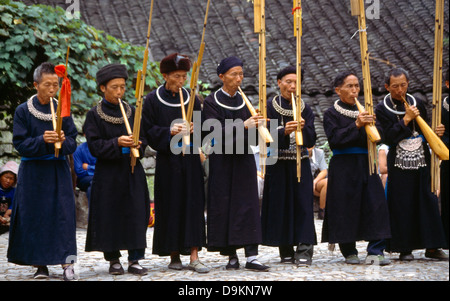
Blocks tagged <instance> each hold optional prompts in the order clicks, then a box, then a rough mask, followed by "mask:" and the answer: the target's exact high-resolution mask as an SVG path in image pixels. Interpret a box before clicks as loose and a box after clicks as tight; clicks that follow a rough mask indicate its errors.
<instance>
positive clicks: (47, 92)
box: [34, 73, 59, 104]
mask: <svg viewBox="0 0 450 301" xmlns="http://www.w3.org/2000/svg"><path fill="white" fill-rule="evenodd" d="M34 87H35V88H36V90H37V97H38V99H39V101H40V103H42V104H47V103H49V102H50V97H55V96H56V93H57V92H58V90H59V81H58V75H56V74H49V73H44V74H42V77H41V80H40V82H39V83H37V82H34Z"/></svg>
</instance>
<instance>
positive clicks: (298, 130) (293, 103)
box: [291, 93, 303, 146]
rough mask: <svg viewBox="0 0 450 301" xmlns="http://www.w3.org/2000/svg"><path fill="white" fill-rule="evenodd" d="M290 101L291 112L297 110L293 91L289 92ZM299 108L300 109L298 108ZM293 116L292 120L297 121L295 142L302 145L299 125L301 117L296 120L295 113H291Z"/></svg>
mask: <svg viewBox="0 0 450 301" xmlns="http://www.w3.org/2000/svg"><path fill="white" fill-rule="evenodd" d="M291 102H292V112H293V113H294V112H296V111H297V107H298V106H297V104H296V101H295V96H294V93H292V94H291ZM300 110H301V109H300ZM292 115H293V117H294V121H298V124H299V125H298V126H297V130H296V131H295V142H296V143H297V145H300V146H302V145H303V133H302V126H301V121H302V119H301V117H300V120H298V117H297V114H295V113H294V114H292Z"/></svg>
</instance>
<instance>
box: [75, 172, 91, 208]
mask: <svg viewBox="0 0 450 301" xmlns="http://www.w3.org/2000/svg"><path fill="white" fill-rule="evenodd" d="M92 178H94V176H85V177H83V178H77V187H78V188H80V190H81V191H84V192H86V195H87V198H88V202H89V201H90V200H91V184H92Z"/></svg>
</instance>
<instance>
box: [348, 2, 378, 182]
mask: <svg viewBox="0 0 450 301" xmlns="http://www.w3.org/2000/svg"><path fill="white" fill-rule="evenodd" d="M351 7H352V15H357V16H358V31H359V40H360V49H361V65H362V74H363V86H364V87H363V89H364V103H365V111H367V112H368V113H369V114H370V115H374V109H373V99H372V81H371V78H370V66H369V60H370V53H369V47H368V43H367V26H366V11H365V8H364V0H351ZM356 102H357V105H358V104H359V103H358V100H357V99H356ZM365 128H366V131H367V134H368V135H367V148H368V161H369V173H370V174H371V175H372V174H377V173H378V163H377V144H376V143H377V142H378V141H379V139H375V141H373V140H372V139H373V138H374V133H373V131H375V136H376V137H377V138H378V137H379V133H378V130H376V128H375V125H374V124H372V125H370V126H368V127H365ZM371 138H372V139H371Z"/></svg>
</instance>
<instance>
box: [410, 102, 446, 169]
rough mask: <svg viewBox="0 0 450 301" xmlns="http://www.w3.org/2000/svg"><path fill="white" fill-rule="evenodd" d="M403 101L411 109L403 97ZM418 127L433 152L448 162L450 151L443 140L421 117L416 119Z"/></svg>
mask: <svg viewBox="0 0 450 301" xmlns="http://www.w3.org/2000/svg"><path fill="white" fill-rule="evenodd" d="M402 101H403V103H404V104H405V107H410V105H409V103H408V102H407V101H406V99H405V97H403V96H402ZM415 120H416V122H417V125H418V126H419V128H420V130H421V131H422V133H423V136H424V137H425V139H426V140H427V142H428V144H429V145H430V148H431V150H432V151H433V152H434V153H435V154H436V155H437V156H438V157H439V159H441V160H448V158H449V151H448V148H447V146H446V145H445V144H444V142H442V140H441V138H439V137H438V135H436V133H435V132H434V131H433V130H432V129H431V127H430V126H429V125H428V124H427V123H426V121H425V120H423V118H422V117H421V116H417V117H416V118H415Z"/></svg>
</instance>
